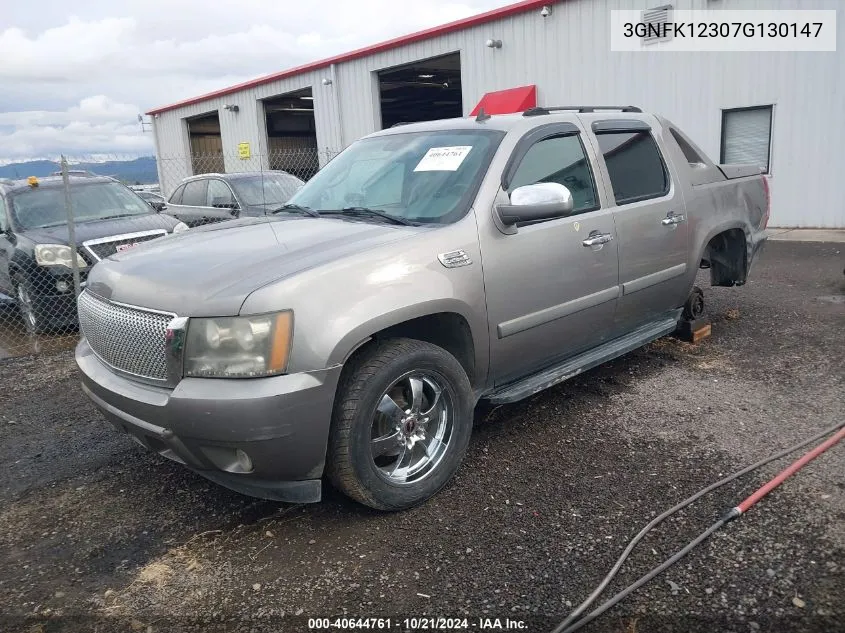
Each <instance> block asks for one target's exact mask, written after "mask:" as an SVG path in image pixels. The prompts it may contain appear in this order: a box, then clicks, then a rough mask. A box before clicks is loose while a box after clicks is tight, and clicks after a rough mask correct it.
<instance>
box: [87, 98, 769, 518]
mask: <svg viewBox="0 0 845 633" xmlns="http://www.w3.org/2000/svg"><path fill="white" fill-rule="evenodd" d="M768 215H769V190H768V185H767V182H766V180H765V177H764V176H762V175H761V173H760V169H759V168H757V167H749V166H736V165H732V166H728V165H716V164H714V163H712V162H711V161H710V160H708V158H707V157H706V156H705V155H704V154H703V153H702V151H701V150H700V149H699V148H698V147H696V145H695V144H694V143H693V142H692V141H691V140H690V139H689V138H687V137H686V136H685V135H684V134H683V133H682V132H681V131H680V130H678V129H677V128H676V127H675V126H674V125H673V124H672V123H671V122H669V121H667V120H666V119H664V118H662V117H659V116H655V115H651V114H644V113H642V112H641V111H640V110H639V109H638V108H635V107H620V108H609V107H608V108H600V107H573V108H534V109H532V110H529V111H527V112H525V113H524V114H516V115H506V116H494V117H490V116H487V115H485V114H483V113H481V114H480V115H479V116H478V117H475V118H465V119H454V120H445V121H434V122H426V123H418V124H410V125H403V126H401V127H394V128H391V129H388V130H384V131H381V132H378V133H375V134H372V135H370V136H368V137H366V138H364V139H361V140H359V141H357V142H356V143H354V144H352V145H351V146H350V147H348V148H347V149H346V150H345V151H344V152H343V153H341V154H340V155H339V156H338V157H336V158H335V159H334V160H332V161H331V162H330V163H329V164H328V165H326V166H325V167H324V168H323V169H322V170H321V171H320V172H319V173H317V175H316V176H315V177H314V178H313V179H311V180H310V181H309V182H308V183H307V184H306V185H305V186H304V187H303V188H302V189H301V190H300V191H299V192H298V193H297V194H296V195H295V196H294V197H293V198H292V199H291V200H290V202H289V203H288V204H286V205H284V206H282V207H280V208H278V209H276V210H275V212H274V213H272V214H271V215H269V216H267V217H261V218H243V219H238V220H232V221H229V222H223V223H220V224H217V225H212V226H208V227H204V228H201V229H196V230H191V231H186V232H185V233H183V234H180V235H175V236H172V237H166V238H163V239H161V240H155V241H152V242H149V243H148V244H145V245H142V246H139V247H138V248H136V249H133V250H131V251H127V252H123V253H117V254H115V255H113V256H112V257H109V258H107V259H105V260H103V261H102V262H100V263H98V264H97V265H96V266H94V268H93V269H92V270H91V272H90V274H89V276H88V286H87V288H86V290H85V291H84V292H83V293H82V294H81V295H80V298H79V302H78V305H79V322H80V326H81V330H82V334H83V338H82V339H81V341H80V343H79V345H78V347H77V350H76V360H77V363H78V365H79V368H80V370H81V375H82V387H83V389H84V390H85V393H87V394H88V396H89V397H90V398H91V399H92V400H93V401H94V403H95V404H96V405H97V406H98V407H99V408H100V409H101V410H102V411H103V412H104V413H105V415H106V417H107V418H108V419H109V420H110V421H111V422H112V423H113V424H114V425H115V426H116V427H117V428H118V429H121V430H123V431H125V432H127V433H129V434H130V435H131V436H132V437H133V438H134V439H136V440H137V441H138V442H139V443H140V444H142V445H143V446H145V447H146V448H148V449H149V450H152V451H155V452H157V453H159V454H161V455H162V456H164V457H167V458H169V459H172V460H175V461H177V462H180V463H182V464H184V465H185V466H187V467H188V468H191V469H193V470H195V471H196V472H198V473H200V474H201V475H203V476H205V477H207V478H209V479H211V480H213V481H215V482H218V483H220V484H222V485H224V486H227V487H230V488H232V489H235V490H238V491H240V492H243V493H245V494H250V495H254V496H258V497H263V498H268V499H276V500H283V501H296V502H311V501H318V500H319V499H320V495H321V481H322V478H323V476H324V474H327V475H328V476H329V477H330V479H331V481H332V482H333V483H334V485H335V486H336V487H338V488H339V489H340V490H342V491H343V492H345V493H346V494H348V495H349V496H351V497H352V498H354V499H356V500H358V501H360V502H361V503H364V504H366V505H369V506H372V507H374V508H379V509H385V510H398V509H402V508H408V507H410V506H413V505H414V504H418V503H420V502H422V501H424V500H425V499H427V498H429V497H430V496H432V495H433V494H435V493H436V492H437V491H438V490H439V489H440V488H441V487H442V486H443V485H444V484H445V483H446V482H447V481H448V480H449V479H450V478H451V477H452V476H453V475H454V473H455V472H456V470H457V469H458V467H459V465H460V463H461V461H462V459H463V457H464V453H465V450H466V447H467V443H468V442H469V437H470V432H471V427H472V421H473V409H474V407H475V405H476V404H477V403H478V401H479V400H481V399H486V400H489V401H491V402H493V403H506V402H514V401H517V400H520V399H522V398H525V397H527V396H530V395H532V394H534V393H536V392H538V391H540V390H542V389H545V388H547V387H550V386H552V385H554V384H557V383H559V382H561V381H563V380H566V379H567V378H570V377H572V376H574V375H576V374H578V373H580V372H582V371H585V370H586V369H589V368H591V367H594V366H596V365H598V364H600V363H602V362H604V361H606V360H609V359H612V358H615V357H617V356H620V355H621V354H624V353H626V352H628V351H630V350H632V349H635V348H637V347H639V346H641V345H644V344H645V343H648V342H649V341H652V340H654V339H656V338H658V337H661V336H664V335H666V334H669V333H671V332H672V331H673V330H675V328H676V327H677V325H678V322H679V319H681V318H682V316H681V313H682V308H683V306H684V304H685V302H687V300H688V298H689V297H690V295H691V293H692V290H693V288H694V285H693V282H694V280H695V277H696V273H697V272H698V270H699V268H709V270H710V279H711V283H712V284H713V285H717V286H734V285H742V284H743V283H744V282H745V280H746V276H747V275H748V271H749V268H750V267H751V264H752V261H753V260H754V257H755V255H756V254H757V252H758V251H759V249H760V247H761V246H762V245H763V243H764V241H765V227H766V223H767V221H768Z"/></svg>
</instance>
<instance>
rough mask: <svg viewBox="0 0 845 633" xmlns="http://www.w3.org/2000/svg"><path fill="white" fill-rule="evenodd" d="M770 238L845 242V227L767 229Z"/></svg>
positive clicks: (793, 240)
mask: <svg viewBox="0 0 845 633" xmlns="http://www.w3.org/2000/svg"><path fill="white" fill-rule="evenodd" d="M766 234H767V236H768V238H769V239H770V240H773V241H784V242H845V229H785V228H777V227H771V228H769V229H767V230H766Z"/></svg>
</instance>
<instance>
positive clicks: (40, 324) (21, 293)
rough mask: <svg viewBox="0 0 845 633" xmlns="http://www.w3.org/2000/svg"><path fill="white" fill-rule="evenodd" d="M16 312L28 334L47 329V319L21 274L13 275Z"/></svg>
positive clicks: (26, 280) (38, 332)
mask: <svg viewBox="0 0 845 633" xmlns="http://www.w3.org/2000/svg"><path fill="white" fill-rule="evenodd" d="M14 283H15V294H16V296H17V300H18V301H17V303H18V312H20V315H21V320H22V321H23V325H24V327H25V328H26V331H27V332H28V333H29V334H43V333H44V332H46V331H47V320H46V319H45V317H44V315H43V314H42V313H41V311H40V310H39V309H38V306H37V305H36V303H35V295H34V294H33V291H32V286H31V284H30V283H29V280H28V279H27V278H26V277H24V276H23V275H21V274H17V275H15V277H14Z"/></svg>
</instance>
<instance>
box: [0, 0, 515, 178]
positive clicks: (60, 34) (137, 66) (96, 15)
mask: <svg viewBox="0 0 845 633" xmlns="http://www.w3.org/2000/svg"><path fill="white" fill-rule="evenodd" d="M512 2H513V0H426V2H419V0H416V1H410V0H321V2H294V1H293V0H212V1H209V0H143V2H141V1H140V0H125V1H123V2H108V1H106V0H73V1H72V2H67V0H64V1H61V2H60V1H58V0H40V1H39V2H38V4H37V8H34V7H33V5H29V4H28V3H26V2H21V1H16V2H9V3H5V6H4V7H3V10H2V11H0V60H2V63H0V86H2V90H0V162H3V163H6V162H10V161H16V160H20V159H27V158H45V157H46V158H52V157H55V156H57V155H59V154H61V153H64V154H65V155H68V156H81V155H86V154H100V155H106V154H108V155H126V156H128V155H140V154H152V153H153V142H152V138H151V134H150V133H149V132H147V133H144V132H142V131H141V126H140V124H139V123H138V114H140V113H143V112H145V111H147V110H149V109H151V108H153V107H155V106H160V105H165V104H168V103H172V102H174V101H178V100H180V99H184V98H187V97H193V96H196V95H200V94H203V93H206V92H210V91H212V90H216V89H218V88H224V87H226V86H229V85H232V84H235V83H238V82H241V81H245V80H247V79H251V78H254V77H258V76H261V75H265V74H269V73H273V72H277V71H280V70H284V69H285V68H290V67H293V66H298V65H300V64H303V63H306V62H309V61H314V60H318V59H322V58H324V57H329V56H331V55H335V54H338V53H343V52H345V51H349V50H352V49H355V48H359V47H361V46H366V45H368V44H374V43H377V42H380V41H382V40H385V39H389V38H392V37H396V36H398V35H403V34H405V33H410V32H413V31H417V30H420V29H424V28H428V27H431V26H436V25H438V24H442V23H445V22H450V21H452V20H457V19H460V18H463V17H467V16H469V15H473V14H476V13H481V12H483V11H487V10H489V9H493V8H496V7H500V6H504V5H506V4H511V3H512Z"/></svg>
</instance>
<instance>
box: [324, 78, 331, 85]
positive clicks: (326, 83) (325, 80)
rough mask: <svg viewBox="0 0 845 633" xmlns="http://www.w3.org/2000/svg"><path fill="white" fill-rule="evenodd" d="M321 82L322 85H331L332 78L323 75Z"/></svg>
mask: <svg viewBox="0 0 845 633" xmlns="http://www.w3.org/2000/svg"><path fill="white" fill-rule="evenodd" d="M322 84H323V85H324V86H331V85H332V80H331V79H329V78H328V77H323V81H322Z"/></svg>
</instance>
